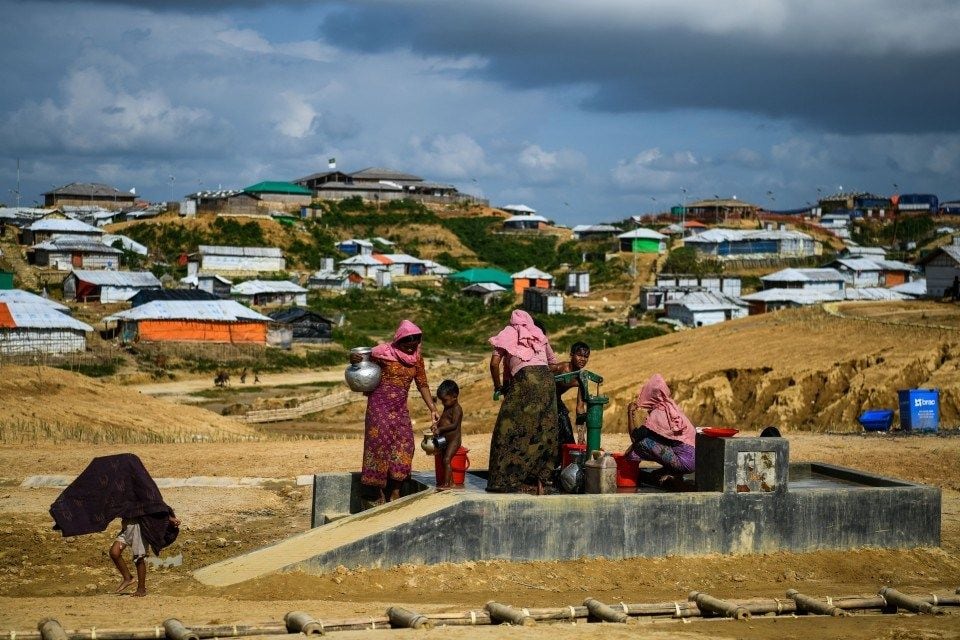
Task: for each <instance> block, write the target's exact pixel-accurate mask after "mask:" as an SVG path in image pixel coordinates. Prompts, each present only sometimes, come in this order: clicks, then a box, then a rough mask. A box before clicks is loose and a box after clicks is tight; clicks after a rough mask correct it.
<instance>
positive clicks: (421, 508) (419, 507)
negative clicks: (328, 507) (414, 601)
mask: <svg viewBox="0 0 960 640" xmlns="http://www.w3.org/2000/svg"><path fill="white" fill-rule="evenodd" d="M457 503H458V498H457V497H456V496H455V495H454V494H453V493H452V492H441V493H436V492H434V491H424V492H422V493H418V494H414V495H411V496H407V497H404V498H401V499H400V500H396V501H394V502H391V503H388V504H385V505H383V506H380V507H376V508H374V509H370V510H368V511H363V512H361V513H357V514H354V515H351V516H347V517H345V518H341V519H339V520H335V521H333V522H330V523H329V524H325V525H323V526H320V527H316V528H314V529H310V530H309V531H306V532H304V533H301V534H298V535H295V536H292V537H290V538H287V539H286V540H283V541H281V542H278V543H276V544H273V545H270V546H269V547H263V548H262V549H257V550H256V551H251V552H249V553H245V554H243V555H240V556H237V557H235V558H230V559H228V560H223V561H222V562H218V563H216V564H212V565H209V566H206V567H203V568H202V569H198V570H197V571H195V572H194V573H193V576H194V578H196V579H197V580H199V581H200V582H202V583H203V584H206V585H210V586H213V587H226V586H229V585H232V584H237V583H240V582H245V581H246V580H252V579H253V578H258V577H260V576H263V575H267V574H270V573H276V572H278V571H296V570H298V569H301V568H304V566H303V565H304V563H308V562H309V561H310V560H312V559H315V558H318V557H324V556H327V555H329V554H330V553H331V552H336V551H337V550H338V549H340V548H342V547H349V546H354V545H356V544H357V543H360V544H361V545H362V543H363V541H364V540H365V539H366V538H374V537H378V536H380V535H382V534H383V533H384V532H387V531H389V530H391V529H396V528H397V527H398V526H399V525H403V524H404V523H408V522H413V521H418V520H421V519H423V518H429V517H430V516H433V515H436V514H438V513H440V512H442V511H445V510H447V509H450V508H453V507H455V506H456V504H457ZM367 562H368V563H370V564H376V563H377V558H375V557H371V558H368V559H367Z"/></svg>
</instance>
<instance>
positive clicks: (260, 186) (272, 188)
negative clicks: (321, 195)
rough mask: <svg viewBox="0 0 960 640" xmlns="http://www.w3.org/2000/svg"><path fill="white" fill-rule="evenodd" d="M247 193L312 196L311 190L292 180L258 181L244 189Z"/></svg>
mask: <svg viewBox="0 0 960 640" xmlns="http://www.w3.org/2000/svg"><path fill="white" fill-rule="evenodd" d="M244 191H246V192H247V193H285V194H287V195H294V196H312V195H313V191H310V189H307V188H306V187H301V186H300V185H298V184H293V183H292V182H258V183H257V184H254V185H250V186H249V187H247V188H246V189H244Z"/></svg>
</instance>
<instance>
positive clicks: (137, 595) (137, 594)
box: [133, 587, 147, 598]
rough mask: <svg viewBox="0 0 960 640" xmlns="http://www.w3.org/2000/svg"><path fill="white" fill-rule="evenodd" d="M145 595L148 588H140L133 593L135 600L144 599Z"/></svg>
mask: <svg viewBox="0 0 960 640" xmlns="http://www.w3.org/2000/svg"><path fill="white" fill-rule="evenodd" d="M145 595H147V589H146V587H140V588H139V589H137V590H136V591H134V592H133V597H134V598H142V597H143V596H145Z"/></svg>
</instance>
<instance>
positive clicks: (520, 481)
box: [487, 309, 558, 493]
mask: <svg viewBox="0 0 960 640" xmlns="http://www.w3.org/2000/svg"><path fill="white" fill-rule="evenodd" d="M490 344H491V345H493V355H492V356H491V358H490V376H491V378H492V379H493V388H494V391H498V392H500V393H502V394H503V403H502V404H501V405H500V413H499V414H497V424H496V426H494V428H493V437H492V438H491V440H490V465H489V466H490V472H489V475H488V478H487V491H492V492H497V493H512V492H523V493H542V492H543V485H544V484H545V483H547V482H548V481H549V480H550V476H551V475H552V473H553V468H554V458H555V457H556V452H557V446H558V445H557V388H556V384H555V383H554V379H553V373H552V372H551V371H550V367H549V365H551V364H554V363H555V362H556V356H555V355H554V353H553V350H552V349H551V348H550V343H549V342H548V341H547V337H546V335H544V333H543V331H541V330H540V329H539V328H538V327H537V326H536V325H535V324H534V322H533V318H531V317H530V314H529V313H527V312H526V311H521V310H519V309H518V310H516V311H514V312H513V313H512V314H511V315H510V324H508V325H507V326H506V327H504V328H503V330H502V331H501V332H500V333H498V334H497V335H495V336H493V337H492V338H490ZM501 367H502V369H503V378H502V379H501Z"/></svg>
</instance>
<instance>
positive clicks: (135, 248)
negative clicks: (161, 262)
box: [100, 233, 149, 256]
mask: <svg viewBox="0 0 960 640" xmlns="http://www.w3.org/2000/svg"><path fill="white" fill-rule="evenodd" d="M100 242H102V243H103V244H105V245H107V246H108V247H113V246H114V245H115V244H117V243H118V242H119V243H120V247H114V248H122V249H123V250H124V251H132V252H133V253H136V254H137V255H141V256H145V255H147V253H148V252H149V251H148V249H147V247H146V245H142V244H140V243H139V242H137V241H136V240H134V239H132V238H128V237H127V236H121V235H117V234H115V233H105V234H103V235H102V236H100Z"/></svg>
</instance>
